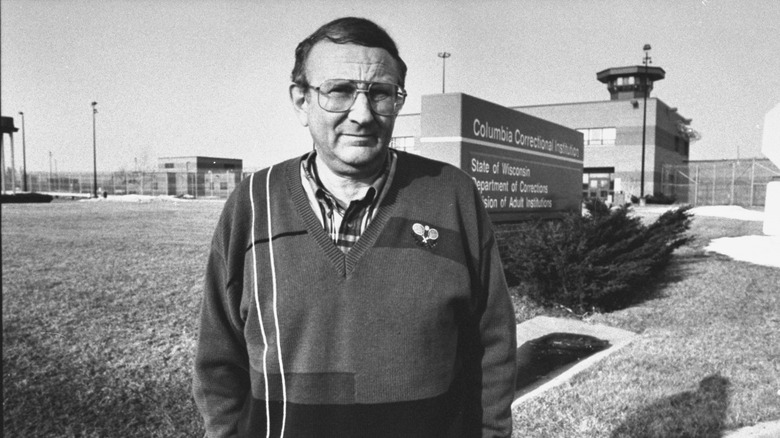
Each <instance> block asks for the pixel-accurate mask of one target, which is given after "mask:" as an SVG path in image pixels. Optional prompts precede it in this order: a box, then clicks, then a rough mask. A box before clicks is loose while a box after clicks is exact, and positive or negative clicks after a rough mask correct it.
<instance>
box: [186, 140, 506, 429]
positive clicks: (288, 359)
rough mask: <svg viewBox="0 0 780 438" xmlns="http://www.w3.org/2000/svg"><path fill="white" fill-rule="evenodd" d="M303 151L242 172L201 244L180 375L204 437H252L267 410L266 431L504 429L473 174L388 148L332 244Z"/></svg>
mask: <svg viewBox="0 0 780 438" xmlns="http://www.w3.org/2000/svg"><path fill="white" fill-rule="evenodd" d="M300 160H301V158H296V159H292V160H288V161H285V162H283V163H281V164H279V165H277V166H274V167H272V168H270V169H265V170H262V171H259V172H257V173H256V174H255V175H254V176H253V177H252V178H246V179H245V180H244V181H242V183H241V184H240V185H239V187H237V188H236V190H235V191H234V192H233V193H232V195H231V196H230V198H229V199H228V201H227V202H226V204H225V208H224V211H223V213H222V215H221V217H220V220H219V223H218V225H217V229H216V231H215V234H214V238H213V240H212V247H211V252H210V255H209V261H208V266H207V272H206V278H205V287H204V300H203V305H202V311H201V325H200V336H199V340H198V350H197V355H196V361H195V374H194V384H193V390H194V395H195V399H196V402H197V404H198V407H199V409H200V411H201V413H202V415H203V416H204V419H205V421H206V429H207V433H208V434H209V436H243V434H244V433H245V434H256V433H260V432H261V431H262V432H263V433H264V431H265V429H266V420H267V415H266V414H267V413H268V412H270V417H271V421H270V423H271V429H273V430H274V434H272V435H271V436H277V435H276V434H278V433H279V431H280V430H281V428H282V425H283V427H284V429H285V436H288V437H292V436H307V435H309V436H421V437H422V436H455V435H452V434H451V433H454V432H453V431H456V430H457V431H458V432H459V433H460V435H457V436H484V437H489V436H490V437H492V436H496V437H499V436H508V433H509V432H510V431H511V412H510V404H511V401H512V395H513V392H514V378H515V362H514V355H515V325H514V312H513V310H512V306H511V302H510V300H509V296H508V293H507V288H506V282H505V279H504V275H503V268H502V265H501V261H500V258H499V255H498V250H497V247H496V243H495V239H494V235H493V231H492V227H491V224H490V221H489V218H488V216H487V213H486V212H485V210H484V207H483V205H482V200H481V197H480V196H479V193H478V192H477V190H476V187H475V185H474V183H473V181H471V179H470V178H469V177H468V175H466V174H465V173H464V172H462V171H461V170H460V169H457V168H455V167H454V166H450V165H446V164H443V163H439V162H436V161H433V160H429V159H426V158H422V157H418V156H415V155H411V154H407V153H404V152H398V162H397V171H396V175H395V177H394V178H393V181H392V182H391V186H390V187H389V189H388V191H387V194H386V195H385V197H384V198H383V199H382V201H381V203H380V205H379V206H378V210H377V212H376V216H375V218H374V219H373V220H372V222H371V224H370V225H369V226H368V228H367V229H366V230H365V232H364V233H363V235H362V236H361V237H360V239H359V240H358V241H357V243H356V244H355V245H354V246H353V247H352V249H351V250H350V251H349V252H348V253H346V254H344V253H343V252H342V251H341V250H339V248H338V247H336V245H335V244H334V243H333V242H332V240H331V239H330V237H329V236H328V234H327V233H326V232H325V230H324V229H323V227H322V224H321V223H320V221H319V220H318V218H317V217H316V215H315V213H314V212H313V211H312V209H311V206H310V203H309V200H308V198H307V196H306V193H305V192H304V189H303V187H302V182H301V178H300V167H299V166H300ZM269 172H270V175H269ZM250 184H252V186H251V187H250ZM250 193H251V196H252V197H251V200H250ZM253 207H254V211H253ZM269 211H270V214H269ZM269 216H270V230H271V232H270V235H271V236H272V237H271V239H270V240H269ZM253 223H254V228H253V226H252V224H253ZM253 236H254V238H253ZM274 282H275V285H276V287H275V290H274ZM255 288H256V291H255ZM256 297H259V300H258V299H256ZM260 321H262V324H261V323H260ZM266 401H268V402H266ZM312 433H314V434H313V435H312Z"/></svg>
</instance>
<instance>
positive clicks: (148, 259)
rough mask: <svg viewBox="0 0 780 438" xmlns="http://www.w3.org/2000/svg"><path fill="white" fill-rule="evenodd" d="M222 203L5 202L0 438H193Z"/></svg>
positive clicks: (196, 431) (199, 432)
mask: <svg viewBox="0 0 780 438" xmlns="http://www.w3.org/2000/svg"><path fill="white" fill-rule="evenodd" d="M221 206H222V203H220V202H193V203H186V202H183V203H179V204H175V205H174V204H173V203H162V202H155V203H149V204H123V203H108V202H68V203H53V204H38V205H31V204H27V205H3V208H2V238H3V245H2V256H3V419H4V425H3V432H4V436H16V437H32V436H35V437H42V436H96V437H97V436H100V437H109V436H110V437H119V436H122V437H129V436H139V437H140V436H145V437H149V436H160V437H177V436H181V437H184V436H198V435H202V433H203V432H202V430H201V427H200V423H201V422H200V419H199V416H198V414H197V413H196V411H195V409H194V407H193V404H192V402H191V396H190V389H189V386H190V368H191V363H192V353H193V347H194V341H195V335H196V332H195V330H196V323H197V319H196V316H197V311H198V308H199V303H200V291H201V281H202V271H203V267H204V266H205V256H206V251H207V248H208V243H209V241H210V236H211V233H212V232H213V228H214V226H215V224H216V220H217V217H218V214H219V210H220V209H221Z"/></svg>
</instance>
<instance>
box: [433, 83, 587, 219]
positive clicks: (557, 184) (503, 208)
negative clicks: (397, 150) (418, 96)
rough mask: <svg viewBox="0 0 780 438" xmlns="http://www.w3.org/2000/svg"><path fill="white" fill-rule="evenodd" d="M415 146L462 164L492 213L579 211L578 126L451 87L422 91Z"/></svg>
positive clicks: (516, 215)
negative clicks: (449, 89) (437, 91)
mask: <svg viewBox="0 0 780 438" xmlns="http://www.w3.org/2000/svg"><path fill="white" fill-rule="evenodd" d="M420 123H421V138H420V152H421V153H422V154H423V155H430V156H431V157H432V158H436V159H439V160H443V161H447V162H450V163H452V164H455V165H457V166H460V168H461V169H463V170H464V171H466V172H467V173H468V174H469V175H471V177H472V178H473V179H474V183H475V184H476V186H477V188H478V189H479V192H480V194H481V195H482V201H483V202H484V204H485V207H486V208H487V210H488V212H489V213H490V214H491V217H492V218H493V220H495V221H499V222H505V221H514V220H519V219H524V218H528V217H532V216H557V215H560V214H561V213H562V212H564V211H579V209H580V205H581V200H582V156H583V149H582V134H581V133H579V132H577V131H575V130H573V129H569V128H566V127H563V126H561V125H557V124H555V123H552V122H548V121H546V120H542V119H539V118H537V117H533V116H530V115H527V114H523V113H521V112H519V111H516V110H513V109H510V108H506V107H502V106H500V105H496V104H494V103H490V102H487V101H484V100H481V99H477V98H475V97H472V96H469V95H465V94H461V93H457V94H442V95H433V96H424V97H423V111H422V114H421V120H420Z"/></svg>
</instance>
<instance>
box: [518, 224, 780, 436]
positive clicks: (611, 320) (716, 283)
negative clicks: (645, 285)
mask: <svg viewBox="0 0 780 438" xmlns="http://www.w3.org/2000/svg"><path fill="white" fill-rule="evenodd" d="M761 226H762V224H761V223H760V222H746V221H738V220H731V219H719V218H711V217H697V218H695V219H694V221H693V226H692V228H691V231H692V233H693V234H694V235H695V236H696V237H697V240H696V241H695V242H694V243H693V244H691V245H689V246H687V247H685V248H682V249H681V250H679V251H678V252H677V253H676V255H675V258H674V261H673V263H672V266H671V267H670V269H668V270H667V272H666V278H665V279H664V282H663V284H660V285H658V287H657V293H656V297H655V298H654V299H651V300H648V301H645V302H644V303H642V304H640V305H638V306H635V307H632V308H629V309H625V310H621V311H616V312H612V313H608V314H596V315H593V316H590V317H588V318H587V320H590V321H593V322H598V323H602V324H606V325H610V326H615V327H620V328H623V329H627V330H631V331H634V332H637V333H640V334H641V336H639V337H638V339H636V340H635V341H634V342H633V343H632V344H629V345H628V346H627V347H625V348H624V349H622V350H620V351H618V352H617V353H615V354H613V355H611V356H609V357H608V358H607V359H605V360H604V361H602V362H600V363H599V364H597V365H596V366H594V367H592V368H590V369H589V370H587V371H585V372H583V373H582V374H579V375H578V376H575V378H574V379H573V380H572V381H571V382H570V383H569V384H567V385H563V386H561V387H558V388H555V389H552V390H550V391H549V392H547V393H545V394H544V395H542V396H541V397H539V398H536V399H532V400H530V401H528V402H526V403H523V404H522V405H520V406H518V408H517V409H516V410H515V412H514V420H515V434H514V436H515V437H567V438H568V437H659V438H661V437H719V436H721V433H722V432H723V431H724V430H727V429H733V428H737V427H741V426H746V425H752V424H755V423H757V422H760V421H767V420H776V419H778V418H780V269H777V268H769V267H761V266H756V265H751V264H748V263H744V262H737V261H733V260H730V259H728V258H727V257H724V256H719V255H716V254H704V252H703V247H704V246H706V244H707V242H708V241H709V240H710V239H713V238H716V237H722V236H729V237H731V236H739V235H746V234H761ZM525 304H526V306H525V307H524V308H522V309H519V310H522V313H520V315H521V316H520V318H521V319H522V317H523V315H525V316H526V317H530V316H533V315H534V314H536V313H540V311H539V310H538V309H534V307H533V305H532V304H528V303H525Z"/></svg>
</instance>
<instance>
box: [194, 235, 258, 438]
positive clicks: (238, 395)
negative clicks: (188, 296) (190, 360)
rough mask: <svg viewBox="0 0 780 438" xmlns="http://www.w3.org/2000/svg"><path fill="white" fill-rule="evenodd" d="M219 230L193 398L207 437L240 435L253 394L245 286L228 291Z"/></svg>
mask: <svg viewBox="0 0 780 438" xmlns="http://www.w3.org/2000/svg"><path fill="white" fill-rule="evenodd" d="M229 234H230V233H229V230H226V227H225V224H224V222H223V221H220V225H219V226H218V227H217V232H216V233H215V236H214V240H213V242H212V248H211V253H210V255H209V259H208V264H207V268H206V276H205V284H204V295H203V302H202V307H201V315H200V331H199V336H198V342H197V352H196V356H195V369H194V375H193V395H194V398H195V403H196V405H197V407H198V409H199V411H200V413H201V415H202V416H203V419H204V422H205V426H206V436H208V437H231V436H236V435H237V434H238V430H237V426H238V421H239V417H240V415H241V410H242V408H243V406H244V403H245V401H246V400H247V397H248V396H249V392H250V379H249V365H248V363H249V361H248V357H247V350H246V342H245V339H244V335H243V330H242V327H243V323H242V320H241V318H240V310H239V306H240V301H241V289H242V288H241V287H240V286H239V287H235V286H234V287H228V282H229V278H230V275H229V270H228V267H227V263H226V260H225V256H224V255H223V254H224V253H223V247H224V244H223V243H222V242H223V241H222V239H221V237H222V236H226V235H229Z"/></svg>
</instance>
